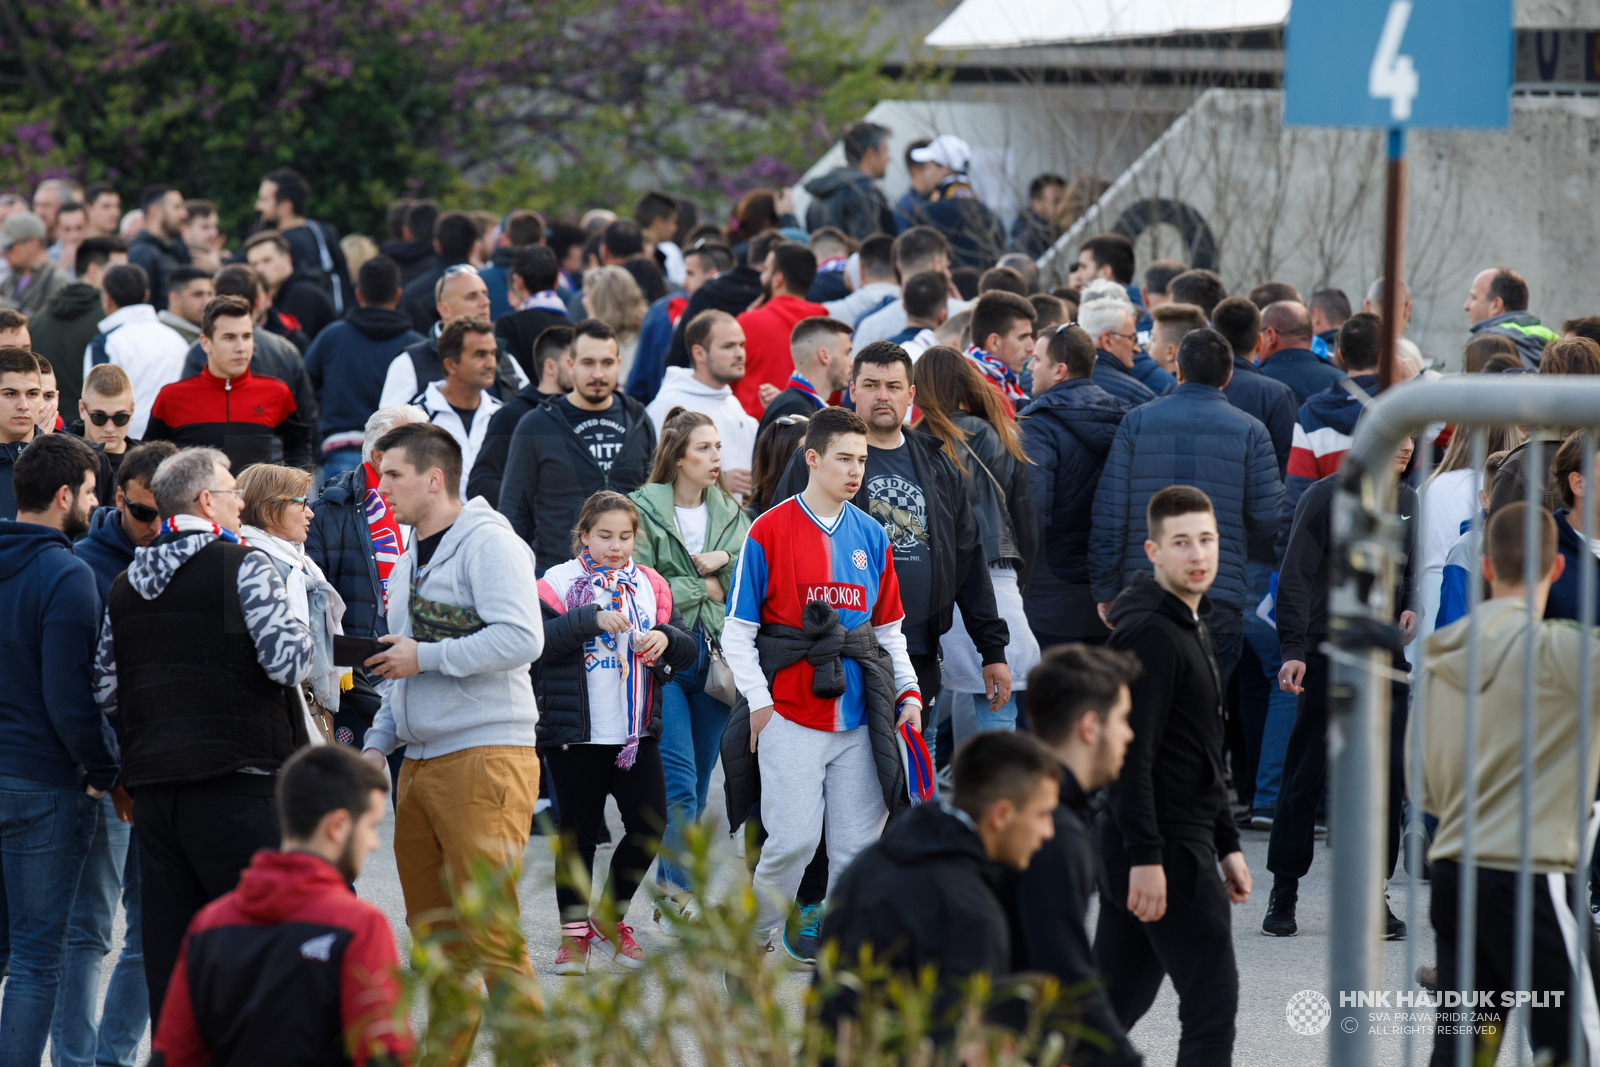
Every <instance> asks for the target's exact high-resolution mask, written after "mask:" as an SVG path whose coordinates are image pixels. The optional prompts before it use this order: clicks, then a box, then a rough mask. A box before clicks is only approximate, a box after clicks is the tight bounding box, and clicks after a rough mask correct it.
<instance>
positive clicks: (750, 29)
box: [0, 0, 905, 233]
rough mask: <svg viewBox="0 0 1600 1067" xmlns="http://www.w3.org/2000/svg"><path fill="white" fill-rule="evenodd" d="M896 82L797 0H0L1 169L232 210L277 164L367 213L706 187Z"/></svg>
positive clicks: (10, 175)
mask: <svg viewBox="0 0 1600 1067" xmlns="http://www.w3.org/2000/svg"><path fill="white" fill-rule="evenodd" d="M904 88H905V87H904V85H902V86H901V87H900V89H901V91H902V92H903V91H904ZM894 90H895V86H894V85H893V84H891V83H890V82H889V81H888V80H887V79H886V78H885V77H884V76H883V75H882V74H881V73H880V71H879V56H878V55H863V54H861V53H860V52H859V51H858V49H857V48H856V47H855V46H854V43H853V41H852V40H851V39H850V38H849V37H847V36H845V35H843V34H840V33H838V32H836V31H833V30H831V29H829V28H827V27H825V26H824V25H822V24H821V23H820V22H818V21H817V20H816V19H815V18H813V17H812V16H810V15H808V14H806V13H805V11H804V10H803V9H802V8H801V7H800V6H799V4H798V3H797V2H796V0H606V2H602V0H538V2H536V3H529V2H527V0H450V2H445V0H361V2H357V0H265V2H263V0H51V2H42V0H0V189H5V188H12V189H18V190H19V191H26V189H27V188H28V187H31V185H32V183H34V182H35V181H37V180H38V179H39V178H41V177H46V176H52V175H64V176H71V177H75V178H77V179H79V180H83V181H87V180H93V179H97V178H108V179H110V180H113V181H115V182H117V183H118V185H119V186H121V187H122V188H123V190H124V193H125V194H131V193H134V192H136V191H137V189H138V188H139V187H140V186H141V185H143V184H146V183H149V182H156V181H163V182H170V183H172V184H175V185H178V186H179V187H180V188H182V189H183V190H184V192H185V193H186V194H188V195H191V196H207V197H210V198H211V199H213V200H216V201H217V202H218V204H219V207H220V208H221V210H222V212H223V221H224V224H225V225H227V226H228V227H230V228H233V229H237V228H238V227H239V226H240V225H241V224H243V223H244V222H246V221H247V220H248V216H249V212H250V207H251V205H252V204H253V202H254V197H255V188H256V185H257V183H258V182H259V180H260V177H261V175H262V174H264V173H265V172H266V171H267V170H269V169H271V168H272V167H275V166H282V165H290V166H294V167H296V168H297V169H299V170H301V171H302V172H303V173H305V174H306V175H307V177H308V178H309V179H310V182H311V185H312V194H313V204H312V209H313V212H314V213H316V214H318V215H320V216H322V217H326V218H329V219H331V220H334V221H335V222H336V223H338V224H339V225H340V226H341V227H343V228H349V229H355V230H365V231H367V232H373V233H375V232H378V230H379V229H380V227H381V219H382V213H383V210H384V207H385V206H386V205H387V203H388V202H389V201H390V200H391V199H392V198H394V197H395V196H397V195H402V194H406V193H412V194H422V195H435V196H440V197H443V198H445V199H447V200H451V201H453V202H456V203H470V204H474V205H481V206H487V207H493V208H497V209H499V208H506V207H510V206H531V207H538V208H542V209H545V210H547V211H557V212H559V211H564V210H572V209H576V208H581V207H588V206H595V205H612V206H623V205H626V204H628V203H630V202H631V200H632V198H633V197H634V196H636V195H637V191H638V190H640V189H642V188H646V187H660V188H666V189H668V190H670V191H676V192H680V193H686V194H689V195H692V196H694V197H695V198H696V199H697V200H699V201H700V202H701V203H703V204H706V205H707V206H711V207H720V206H723V205H725V203H726V202H727V201H728V200H729V199H731V198H732V197H733V196H736V195H737V194H738V192H740V191H742V190H743V189H746V188H749V187H751V186H754V185H762V184H775V183H780V182H786V181H789V180H792V179H793V178H794V177H795V176H796V175H797V174H798V173H799V170H800V169H802V168H803V167H804V165H805V164H806V163H807V162H808V161H809V160H810V159H811V158H814V156H815V155H816V154H817V153H818V152H819V151H821V150H822V149H823V148H824V147H826V145H827V144H828V143H829V141H830V140H831V138H832V133H831V132H830V131H834V132H836V131H837V129H838V127H839V125H840V124H841V123H842V122H844V121H846V120H848V119H851V118H855V117H858V116H859V115H860V114H862V113H863V112H865V110H866V109H867V108H869V107H870V106H871V105H872V104H873V103H875V102H876V101H877V100H878V99H880V98H882V97H884V96H887V95H894V94H895V93H894Z"/></svg>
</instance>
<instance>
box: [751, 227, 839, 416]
mask: <svg viewBox="0 0 1600 1067" xmlns="http://www.w3.org/2000/svg"><path fill="white" fill-rule="evenodd" d="M754 265H755V264H753V263H752V264H751V266H754ZM816 280H817V257H816V256H815V255H814V254H813V253H812V251H811V249H809V248H807V247H806V246H805V245H803V244H800V243H798V242H796V241H783V242H781V243H779V244H775V245H773V246H772V251H770V252H768V253H767V259H766V262H765V263H764V264H763V265H762V267H761V287H762V289H764V290H765V291H766V294H767V299H766V302H765V303H763V304H762V305H761V306H760V307H758V308H756V309H755V310H754V311H746V312H745V313H744V314H743V315H740V316H739V325H740V326H742V327H744V357H745V374H744V377H743V378H742V379H740V380H739V381H737V382H735V383H734V385H733V395H734V396H736V397H738V398H739V403H741V404H743V405H744V409H745V410H746V411H748V412H749V413H750V414H751V415H753V416H754V417H756V418H758V419H759V418H760V417H761V411H762V409H763V408H765V407H766V405H765V404H763V403H762V402H761V387H762V386H763V385H771V386H773V387H774V388H777V389H782V388H783V387H784V386H785V385H787V384H788V383H789V375H790V374H792V373H793V372H794V356H793V354H792V353H791V352H790V348H789V335H790V334H791V333H793V332H794V327H795V324H796V323H797V322H799V321H800V320H801V319H808V318H810V317H811V316H813V315H826V314H827V313H828V309H827V308H825V307H823V306H822V305H821V304H813V303H812V302H811V301H809V300H807V299H806V298H805V296H806V290H808V289H810V288H811V283H812V282H814V281H816Z"/></svg>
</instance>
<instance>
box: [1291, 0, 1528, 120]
mask: <svg viewBox="0 0 1600 1067" xmlns="http://www.w3.org/2000/svg"><path fill="white" fill-rule="evenodd" d="M1287 34H1288V40H1287V47H1286V55H1285V61H1284V76H1283V78H1284V90H1285V96H1286V98H1287V99H1286V101H1285V109H1284V121H1285V122H1288V123H1290V124H1292V125H1300V126H1383V127H1391V128H1392V127H1406V126H1417V127H1432V128H1447V127H1478V128H1503V127H1505V126H1506V125H1508V124H1509V123H1510V118H1511V114H1510V111H1511V105H1510V95H1511V67H1512V54H1513V46H1514V43H1515V42H1514V36H1513V33H1512V28H1511V0H1294V6H1293V7H1292V8H1291V9H1290V12H1289V26H1288V30H1287Z"/></svg>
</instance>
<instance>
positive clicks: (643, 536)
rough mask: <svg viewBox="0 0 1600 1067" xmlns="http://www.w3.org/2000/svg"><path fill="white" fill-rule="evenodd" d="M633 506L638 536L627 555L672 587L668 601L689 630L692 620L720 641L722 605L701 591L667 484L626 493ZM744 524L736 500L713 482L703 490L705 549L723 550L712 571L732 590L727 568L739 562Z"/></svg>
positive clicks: (724, 608) (746, 519) (747, 522)
mask: <svg viewBox="0 0 1600 1067" xmlns="http://www.w3.org/2000/svg"><path fill="white" fill-rule="evenodd" d="M628 498H629V499H630V500H632V501H633V502H634V503H635V504H637V505H639V514H640V517H641V518H642V520H643V521H642V523H641V528H640V531H639V536H638V538H637V539H636V540H635V541H634V546H633V559H634V562H636V563H642V564H644V565H645V566H646V567H653V568H654V569H655V571H656V573H658V574H660V575H661V577H663V578H665V579H666V580H667V583H668V584H669V585H671V586H672V603H673V604H674V605H675V606H676V607H677V609H678V611H679V612H680V613H681V614H682V615H683V621H684V624H685V625H686V626H687V627H688V628H689V629H691V630H692V629H694V627H695V625H696V624H699V626H700V628H701V629H702V630H704V631H705V634H706V636H707V637H710V638H711V639H712V640H714V641H720V640H722V620H723V618H724V616H725V614H726V612H727V605H726V604H723V603H719V602H717V601H715V600H712V599H711V598H710V597H709V596H707V595H706V583H705V579H704V578H702V577H700V575H699V573H698V572H697V571H696V570H695V569H694V560H692V559H690V558H689V547H688V546H687V545H685V544H684V543H683V535H682V534H680V533H679V532H678V520H677V517H676V516H675V515H674V513H673V510H672V486H670V485H666V484H664V483H661V482H651V483H650V484H648V485H643V486H640V487H639V488H638V489H636V490H634V491H633V492H631V493H629V494H628ZM749 529H750V518H749V516H747V515H745V513H744V509H742V508H740V507H739V505H738V503H737V502H736V501H735V500H734V499H733V497H731V496H729V495H728V494H727V493H724V492H723V491H722V490H721V489H718V488H716V487H715V486H713V487H712V488H710V489H708V490H706V545H705V549H704V551H706V552H726V553H727V554H728V565H727V566H726V567H723V568H722V569H721V570H720V571H718V572H717V574H716V577H717V580H718V581H720V582H721V583H722V588H723V589H724V590H726V591H728V592H730V593H731V592H732V591H733V570H734V567H735V565H736V564H737V563H738V562H739V549H740V548H741V547H742V546H743V545H744V535H745V534H746V533H747V532H748V531H749Z"/></svg>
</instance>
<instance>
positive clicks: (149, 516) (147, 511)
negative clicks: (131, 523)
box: [122, 494, 161, 522]
mask: <svg viewBox="0 0 1600 1067" xmlns="http://www.w3.org/2000/svg"><path fill="white" fill-rule="evenodd" d="M122 505H123V507H125V508H127V509H128V514H129V515H132V516H133V517H134V520H135V521H137V522H155V521H156V516H157V515H160V514H161V512H159V511H157V510H156V509H155V508H150V507H146V506H145V505H143V504H135V503H134V502H133V501H131V500H129V499H128V497H127V494H123V497H122Z"/></svg>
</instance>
